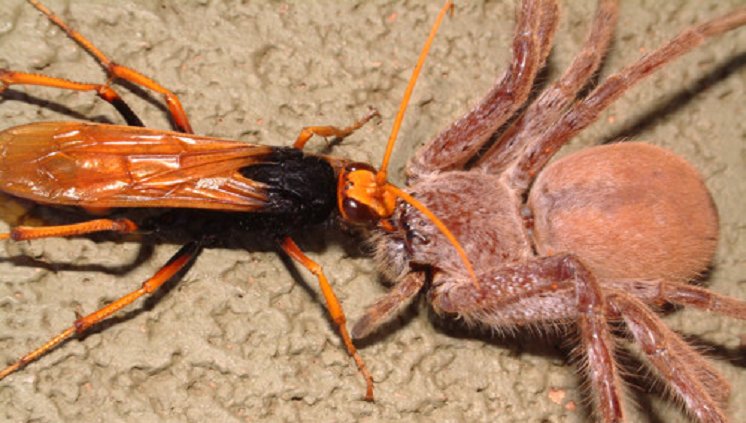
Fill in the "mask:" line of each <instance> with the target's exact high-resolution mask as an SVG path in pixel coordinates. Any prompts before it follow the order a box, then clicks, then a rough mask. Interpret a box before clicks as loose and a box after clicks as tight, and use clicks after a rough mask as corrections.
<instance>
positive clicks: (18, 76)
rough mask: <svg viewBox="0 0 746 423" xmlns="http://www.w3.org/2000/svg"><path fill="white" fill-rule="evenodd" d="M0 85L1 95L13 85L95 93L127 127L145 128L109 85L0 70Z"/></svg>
mask: <svg viewBox="0 0 746 423" xmlns="http://www.w3.org/2000/svg"><path fill="white" fill-rule="evenodd" d="M0 83H1V84H2V85H0V94H2V92H3V91H5V89H6V88H8V87H9V86H11V85H40V86H45V87H54V88H61V89H64V90H73V91H95V92H96V94H98V96H99V97H100V98H101V99H103V100H105V101H107V102H108V103H109V104H111V105H112V106H114V108H116V109H117V111H118V112H119V114H120V115H122V117H123V118H124V120H125V121H127V125H130V126H145V125H143V123H142V121H141V120H140V118H139V117H137V115H136V114H135V112H133V111H132V109H130V107H129V106H128V105H127V103H125V102H124V100H122V97H120V96H119V94H117V92H116V91H114V89H113V88H111V87H109V86H108V85H102V84H86V83H83V82H75V81H68V80H67V79H62V78H53V77H51V76H46V75H38V74H33V73H24V72H13V71H9V70H5V69H0Z"/></svg>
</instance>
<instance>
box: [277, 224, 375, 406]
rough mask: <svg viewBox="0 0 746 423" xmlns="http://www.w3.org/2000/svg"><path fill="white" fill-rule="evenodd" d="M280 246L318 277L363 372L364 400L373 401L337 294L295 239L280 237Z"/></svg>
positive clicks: (369, 381)
mask: <svg viewBox="0 0 746 423" xmlns="http://www.w3.org/2000/svg"><path fill="white" fill-rule="evenodd" d="M280 247H281V248H282V249H283V250H284V251H285V252H286V253H287V254H288V255H289V256H290V257H291V258H292V259H293V260H295V261H297V262H298V263H300V264H301V265H302V266H303V267H305V268H306V269H308V270H309V271H310V272H311V273H313V274H314V275H315V276H316V277H317V278H318V280H319V286H320V287H321V292H322V293H323V294H324V299H325V300H326V308H327V310H329V315H331V317H332V321H333V322H334V324H335V325H337V329H338V330H339V334H340V335H341V336H342V340H343V341H344V343H345V346H346V347H347V352H348V353H349V354H350V356H352V359H353V360H355V364H357V368H358V369H359V370H360V372H361V373H362V374H363V377H364V378H365V383H366V385H367V389H366V393H365V400H366V401H373V376H371V375H370V372H369V371H368V367H367V366H366V365H365V362H363V359H362V358H360V355H359V354H358V353H357V349H356V348H355V345H353V344H352V340H351V339H350V335H349V333H347V326H345V324H346V322H347V319H346V318H345V313H344V311H343V310H342V304H340V303H339V300H338V299H337V296H336V295H335V294H334V290H332V286H331V285H330V284H329V281H328V280H327V279H326V276H324V272H323V270H322V269H321V266H319V264H318V263H316V262H314V261H313V260H311V259H310V258H308V256H306V255H305V254H303V252H302V251H301V250H300V248H298V245H297V244H296V243H295V241H293V240H292V239H291V238H290V237H285V238H284V239H282V241H280Z"/></svg>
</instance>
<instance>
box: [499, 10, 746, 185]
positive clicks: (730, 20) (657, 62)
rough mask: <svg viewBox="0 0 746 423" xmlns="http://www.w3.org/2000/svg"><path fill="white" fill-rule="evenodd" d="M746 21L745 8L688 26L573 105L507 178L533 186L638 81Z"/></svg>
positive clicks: (526, 152) (509, 168)
mask: <svg viewBox="0 0 746 423" xmlns="http://www.w3.org/2000/svg"><path fill="white" fill-rule="evenodd" d="M744 24H746V8H743V9H739V10H735V11H733V12H730V13H728V14H727V15H724V16H721V17H719V18H715V19H713V20H711V21H709V22H706V23H704V24H701V25H697V26H695V27H693V28H690V29H687V30H686V31H684V32H682V33H681V34H679V35H677V36H676V37H674V38H673V39H672V40H670V41H669V42H667V43H666V44H664V45H663V46H661V47H659V48H658V49H657V50H655V51H653V52H652V53H650V54H648V55H646V56H644V57H643V58H642V59H640V60H638V61H637V62H635V63H633V64H632V65H630V66H627V67H625V68H624V69H622V70H621V71H620V72H619V73H617V74H614V75H611V76H610V77H608V78H607V79H606V80H605V81H604V82H603V83H602V84H601V85H599V86H598V87H597V88H596V89H595V90H593V92H591V93H590V94H589V95H588V97H586V98H585V99H583V100H582V101H578V102H576V103H575V104H573V105H572V106H571V107H570V109H569V110H568V111H567V113H566V114H565V115H564V116H562V117H561V118H560V119H559V120H557V121H556V122H555V123H554V124H553V125H552V126H551V127H550V128H548V129H547V130H546V132H544V133H543V134H542V135H541V137H540V138H539V139H538V140H536V141H535V142H533V143H532V144H531V145H530V146H529V147H528V148H527V149H526V151H525V152H523V153H522V154H521V156H520V157H519V158H518V160H516V161H515V162H513V163H512V164H511V165H510V166H508V168H507V169H506V171H505V173H504V178H505V179H506V181H508V183H509V184H510V185H511V186H513V187H515V188H516V189H517V190H519V192H524V191H525V190H526V189H528V187H529V186H530V185H531V182H532V181H533V180H534V178H535V176H536V175H538V174H539V172H540V171H541V170H542V169H543V168H544V166H545V165H546V164H547V162H549V160H550V159H551V158H552V157H553V156H554V154H555V153H556V152H557V151H558V150H559V149H560V148H561V147H562V146H563V145H565V143H566V142H567V141H568V140H570V139H571V138H572V137H574V136H575V135H576V134H578V133H579V132H580V131H582V130H583V129H585V128H586V127H587V126H588V125H590V124H592V123H593V122H595V121H596V120H597V119H598V117H599V115H600V114H601V112H603V111H604V110H606V108H607V107H609V105H611V104H612V103H613V102H614V101H616V100H617V99H618V98H619V97H621V96H622V94H624V92H625V91H627V90H628V89H630V88H631V87H632V86H634V85H635V84H636V83H638V82H639V81H641V80H642V79H643V78H645V77H646V76H648V75H650V74H652V73H654V72H655V71H657V70H658V69H660V68H661V67H662V66H663V65H665V64H666V63H668V62H671V61H672V60H674V59H676V58H677V57H679V56H681V55H683V54H684V53H687V52H689V51H691V50H692V49H694V48H695V47H697V46H699V45H700V44H702V43H703V42H704V41H705V40H707V39H708V38H710V37H714V36H716V35H720V34H723V33H725V32H728V31H730V30H732V29H735V28H738V27H739V26H742V25H744Z"/></svg>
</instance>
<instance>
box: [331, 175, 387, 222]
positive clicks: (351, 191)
mask: <svg viewBox="0 0 746 423" xmlns="http://www.w3.org/2000/svg"><path fill="white" fill-rule="evenodd" d="M375 174H376V171H375V169H373V167H372V166H370V165H369V164H366V163H352V164H349V165H347V166H346V167H345V168H344V169H343V171H342V174H341V175H340V178H339V185H338V188H337V190H338V196H339V211H340V213H341V214H342V218H344V220H345V221H346V222H348V223H350V224H353V225H373V224H375V223H376V222H378V221H379V220H380V218H381V216H380V213H379V212H378V210H377V201H379V200H378V199H377V198H376V197H377V195H376V194H377V191H378V186H377V184H376V182H375Z"/></svg>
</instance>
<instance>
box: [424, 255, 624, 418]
mask: <svg viewBox="0 0 746 423" xmlns="http://www.w3.org/2000/svg"><path fill="white" fill-rule="evenodd" d="M433 284H434V288H433V290H434V293H431V295H432V298H431V302H432V304H433V308H435V310H436V311H444V312H448V313H457V314H458V315H459V316H460V317H463V318H464V319H466V320H467V321H479V322H482V323H485V324H488V325H490V326H491V327H493V328H495V329H501V328H508V329H510V327H511V326H515V325H525V324H545V323H546V322H552V321H554V322H567V321H569V320H570V319H574V320H575V322H576V323H577V327H578V331H579V333H580V339H581V347H580V349H579V351H581V352H582V353H583V354H584V355H585V364H586V365H585V366H584V368H585V370H586V373H587V375H588V378H589V379H590V382H591V385H592V387H593V389H592V391H593V392H594V393H595V400H596V405H597V407H598V412H599V415H600V417H601V418H600V420H601V421H603V422H605V423H611V422H622V421H624V410H623V409H622V404H623V401H622V397H623V395H622V382H621V378H620V376H619V370H618V368H617V364H616V360H615V358H614V340H613V338H612V334H611V329H610V327H609V324H608V322H607V314H608V312H607V309H606V308H607V306H606V299H605V295H604V292H603V290H602V288H601V285H600V284H599V282H598V280H597V279H596V277H595V275H594V274H593V273H592V272H591V271H589V270H588V269H587V268H586V266H584V265H583V264H582V262H580V260H578V259H577V258H576V257H575V256H572V255H556V256H551V257H538V258H536V259H534V260H531V261H530V262H528V263H525V264H522V265H518V266H512V267H511V266H508V267H504V268H500V269H497V270H496V271H494V272H490V273H489V274H488V275H483V276H482V277H481V278H480V286H481V289H480V290H477V289H476V288H475V287H474V285H473V284H468V283H456V284H450V285H451V286H450V287H447V285H449V284H447V283H443V281H440V286H439V282H438V281H434V282H433Z"/></svg>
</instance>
